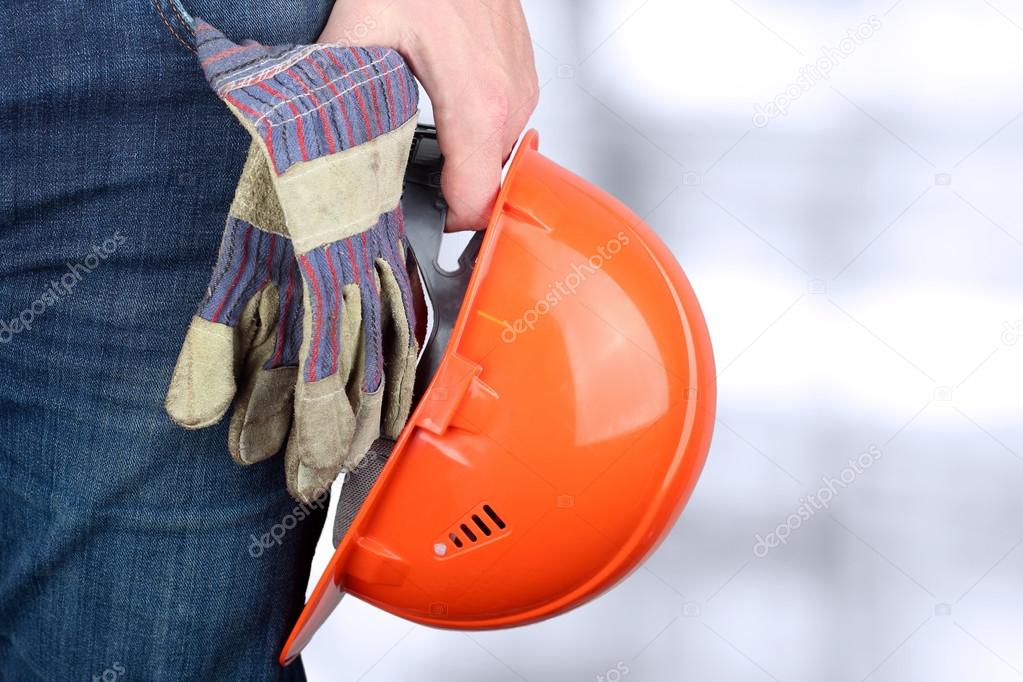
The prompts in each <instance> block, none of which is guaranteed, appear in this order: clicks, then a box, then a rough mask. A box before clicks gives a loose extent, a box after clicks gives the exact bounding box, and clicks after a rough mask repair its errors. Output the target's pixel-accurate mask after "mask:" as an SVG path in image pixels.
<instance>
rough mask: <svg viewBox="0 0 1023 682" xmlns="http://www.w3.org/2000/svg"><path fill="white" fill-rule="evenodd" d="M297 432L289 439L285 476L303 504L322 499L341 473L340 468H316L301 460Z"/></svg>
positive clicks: (290, 487) (292, 494) (289, 487)
mask: <svg viewBox="0 0 1023 682" xmlns="http://www.w3.org/2000/svg"><path fill="white" fill-rule="evenodd" d="M296 452H297V447H296V444H295V432H294V430H293V431H292V435H291V437H290V438H289V439H288V449H287V453H286V454H285V456H284V478H285V483H286V485H287V487H288V492H289V493H290V494H291V496H292V497H294V498H295V499H296V500H298V501H299V502H301V503H303V504H312V503H314V502H319V501H322V500H323V498H324V496H325V495H326V494H327V493H328V492H329V491H330V485H331V483H333V482H334V479H335V478H337V475H338V473H340V468H338V469H337V470H335V469H315V468H313V467H308V466H306V465H305V464H303V463H302V462H301V460H300V459H299V457H298V455H297V454H296Z"/></svg>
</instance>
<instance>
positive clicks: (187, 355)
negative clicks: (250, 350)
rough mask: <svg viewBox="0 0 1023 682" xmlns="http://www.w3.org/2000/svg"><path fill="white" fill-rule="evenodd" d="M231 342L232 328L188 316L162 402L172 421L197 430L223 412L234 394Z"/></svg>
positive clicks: (219, 417)
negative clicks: (186, 326) (188, 322)
mask: <svg viewBox="0 0 1023 682" xmlns="http://www.w3.org/2000/svg"><path fill="white" fill-rule="evenodd" d="M235 344H236V339H235V330H234V328H232V327H230V326H228V325H224V324H219V323H217V322H210V321H209V320H206V319H203V318H202V317H199V316H196V317H194V318H192V323H191V324H190V325H189V326H188V332H187V333H186V334H185V341H184V343H183V344H182V346H181V353H180V354H179V355H178V361H177V364H176V365H175V367H174V374H173V375H172V376H171V383H170V388H169V389H168V390H167V400H166V403H165V407H166V409H167V414H168V415H170V418H171V419H173V420H174V421H175V422H176V423H178V424H179V425H181V426H183V427H185V428H186V429H201V428H204V427H206V426H210V425H212V424H216V423H217V422H218V421H220V419H221V418H222V417H223V416H224V413H226V412H227V409H228V407H230V406H231V399H232V398H234V394H235V382H234V362H235Z"/></svg>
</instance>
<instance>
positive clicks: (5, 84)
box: [0, 0, 331, 680]
mask: <svg viewBox="0 0 1023 682" xmlns="http://www.w3.org/2000/svg"><path fill="white" fill-rule="evenodd" d="M166 2H167V0H153V2H152V4H151V3H150V2H149V1H148V0H135V1H134V2H131V1H129V0H117V1H115V2H85V1H84V0H69V1H68V2H49V1H46V2H42V1H37V2H23V3H20V4H19V6H18V7H16V8H10V9H8V11H6V12H4V15H5V17H4V20H3V22H0V75H2V79H0V436H2V437H0V679H3V680H37V679H40V680H42V679H45V680H88V679H100V680H117V679H136V680H278V679H281V680H294V679H304V673H303V671H302V667H301V664H297V665H293V666H291V667H289V668H288V669H284V670H282V669H281V668H279V667H278V665H277V663H276V655H277V653H278V651H279V650H280V648H281V645H282V643H283V641H284V638H285V637H286V636H287V634H288V631H289V628H290V627H291V625H292V624H293V622H294V620H295V618H296V616H297V615H298V613H299V611H300V609H301V606H302V601H303V597H304V591H305V586H306V582H307V579H308V573H309V564H310V561H311V558H312V553H313V549H314V545H315V542H316V538H317V536H318V534H319V532H320V529H321V527H322V523H323V516H324V514H325V511H324V510H322V509H304V510H296V507H297V503H296V502H295V501H294V500H292V499H291V498H290V497H289V496H288V495H287V493H286V492H285V487H284V475H283V464H282V459H281V458H280V457H275V458H272V459H270V460H268V461H266V462H264V463H261V464H258V465H255V466H250V467H239V466H238V465H236V464H234V463H233V462H232V460H231V459H230V457H229V455H228V453H227V447H226V442H227V441H226V438H227V435H226V425H225V424H221V425H220V426H218V427H215V428H209V429H206V430H202V431H195V432H189V431H185V430H183V429H181V428H179V427H177V426H175V425H174V424H173V423H172V422H171V421H170V419H169V418H168V417H167V415H166V414H165V413H164V409H163V398H164V392H165V391H166V388H167V384H168V381H169V378H170V373H171V369H172V368H173V365H174V361H175V358H176V355H177V351H178V345H179V344H180V342H181V340H182V338H183V336H184V332H185V328H186V326H187V325H188V322H189V319H190V318H191V316H192V314H193V312H194V311H195V307H196V305H197V303H198V302H199V300H200V297H201V296H202V293H203V290H204V288H205V286H206V283H207V280H208V277H209V274H210V270H211V267H212V265H213V262H214V259H215V256H216V253H217V247H218V242H219V239H220V235H221V232H222V229H223V221H224V217H225V215H226V211H227V209H228V206H229V204H230V201H231V196H232V193H233V190H234V186H235V183H236V182H237V179H238V173H239V171H240V169H241V165H242V161H243V160H244V156H245V152H246V149H247V142H248V138H247V135H246V133H245V132H244V131H243V130H242V128H241V126H240V125H238V124H237V123H236V122H235V121H234V120H233V118H232V117H231V115H230V114H229V113H228V111H227V110H226V109H225V107H224V106H223V105H222V104H221V103H220V102H219V101H218V100H217V98H216V96H215V95H214V94H213V93H212V92H211V91H210V90H209V88H208V86H207V85H206V83H205V81H204V80H203V77H202V74H201V72H200V69H199V66H198V63H197V62H196V59H195V57H194V56H193V55H192V54H191V52H190V51H189V50H188V49H187V48H186V46H185V44H184V43H186V42H187V39H186V38H187V36H185V35H184V33H185V30H186V28H185V26H184V24H183V23H182V20H181V17H180V16H179V14H180V13H179V12H176V11H175V8H174V7H173V6H170V5H168V4H166ZM185 4H186V5H187V6H188V9H189V11H190V12H191V13H192V14H193V15H195V16H202V17H203V18H205V19H208V20H209V21H211V22H212V23H214V24H215V25H217V26H218V27H219V28H221V29H222V30H224V31H225V32H226V33H227V34H228V35H229V36H231V37H233V38H235V39H241V38H254V39H257V40H259V41H261V42H271V43H280V42H311V41H313V40H314V39H315V38H316V36H317V34H318V33H319V31H320V29H321V28H322V26H323V24H324V23H325V21H326V17H327V13H328V12H329V9H330V4H331V3H330V2H328V1H326V0H305V1H304V2H294V1H292V0H262V1H260V2H245V1H243V0H205V1H202V0H195V2H189V0H185ZM289 520H290V523H289ZM274 528H278V529H280V528H288V530H287V532H286V533H275V534H274V538H272V541H270V542H267V541H266V534H267V533H268V532H270V531H271V529H274ZM257 539H259V540H258V541H257Z"/></svg>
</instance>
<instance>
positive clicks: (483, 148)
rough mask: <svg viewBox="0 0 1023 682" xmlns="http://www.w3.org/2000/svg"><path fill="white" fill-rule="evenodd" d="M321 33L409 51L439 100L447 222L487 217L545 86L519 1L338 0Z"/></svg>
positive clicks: (475, 222)
mask: <svg viewBox="0 0 1023 682" xmlns="http://www.w3.org/2000/svg"><path fill="white" fill-rule="evenodd" d="M320 39H321V41H328V42H332V41H338V42H343V43H349V44H351V43H353V42H354V43H355V44H359V45H370V44H377V45H382V46H384V47H391V48H393V49H396V50H397V51H398V52H400V53H401V55H402V56H403V57H404V58H405V61H406V62H407V63H408V64H409V66H410V67H411V69H412V71H413V72H414V73H415V75H416V77H417V78H418V79H419V81H420V82H421V83H422V85H423V87H424V88H425V89H426V92H427V93H428V94H429V95H430V100H431V101H432V102H433V105H434V121H435V122H436V124H437V135H438V141H439V142H440V147H441V152H442V153H443V154H444V157H445V166H444V171H443V172H442V177H441V185H442V189H443V191H444V196H445V199H446V200H447V203H448V218H447V225H446V229H447V230H448V231H455V230H471V229H482V228H484V227H486V224H487V221H488V219H489V217H490V213H491V211H492V209H493V204H494V200H495V198H496V196H497V192H498V189H499V186H500V183H501V167H502V165H503V163H504V161H505V160H506V159H507V158H508V156H509V155H510V153H511V151H512V148H513V147H514V146H515V143H516V141H517V140H518V138H519V135H520V134H521V133H522V130H523V128H524V127H525V125H526V122H527V121H528V119H529V116H530V114H531V113H532V112H533V110H534V108H535V107H536V103H537V96H538V92H539V88H538V84H537V77H536V68H535V66H534V63H533V49H532V42H531V40H530V37H529V29H528V27H527V26H526V21H525V17H524V16H523V14H522V8H521V5H520V3H519V2H517V1H515V0H494V1H493V2H486V3H465V2H463V1H462V0H434V1H433V2H429V3H424V2H421V1H419V0H386V1H384V0H347V1H346V2H343V3H337V4H336V5H335V8H334V11H333V12H332V14H331V17H330V20H329V21H328V23H327V28H326V30H325V31H324V33H323V35H322V36H321V38H320Z"/></svg>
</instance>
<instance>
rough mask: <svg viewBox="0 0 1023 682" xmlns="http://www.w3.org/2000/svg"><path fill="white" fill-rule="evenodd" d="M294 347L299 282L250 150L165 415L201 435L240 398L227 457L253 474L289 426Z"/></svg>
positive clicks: (298, 336) (262, 171)
mask: <svg viewBox="0 0 1023 682" xmlns="http://www.w3.org/2000/svg"><path fill="white" fill-rule="evenodd" d="M301 343H302V281H301V275H300V274H299V272H298V265H297V263H296V261H295V255H294V252H293V250H292V246H291V240H290V239H289V238H288V236H287V229H286V226H285V223H284V213H283V212H282V211H281V207H280V203H279V202H278V201H277V194H276V193H275V192H274V190H273V184H272V182H271V179H270V171H269V169H268V168H267V165H266V161H265V160H264V156H263V153H262V152H261V151H260V149H259V148H258V147H257V146H256V145H255V144H253V145H252V146H251V148H250V149H249V155H248V158H247V159H246V161H245V165H244V167H243V169H242V174H241V179H240V180H239V182H238V188H237V190H236V191H235V195H234V201H233V202H232V204H231V210H230V213H229V214H228V218H227V222H226V224H225V226H224V236H223V238H222V240H221V244H220V253H219V256H218V257H217V262H216V264H215V265H214V268H213V275H212V277H211V278H210V283H209V286H208V287H207V289H206V295H205V296H204V297H203V299H202V302H201V303H200V305H199V310H198V312H197V313H196V315H195V317H193V318H192V323H191V325H189V328H188V332H187V333H186V335H185V342H184V344H183V345H182V348H181V353H180V355H179V356H178V361H177V365H176V366H175V368H174V374H173V376H172V378H171V384H170V389H169V390H168V392H167V402H166V407H167V412H168V414H169V415H170V416H171V418H172V419H174V421H175V422H177V423H178V424H180V425H182V426H184V427H186V428H190V429H198V428H203V427H206V426H210V425H211V424H215V423H216V422H218V421H220V419H221V418H222V417H223V416H224V414H225V413H226V412H227V409H228V407H230V405H231V402H232V400H234V399H235V398H236V397H237V400H236V405H235V411H234V415H233V417H232V419H231V425H230V429H229V431H228V449H229V450H230V452H231V456H232V457H233V458H234V459H235V461H237V462H238V463H240V464H252V463H254V462H258V461H260V460H263V459H265V458H267V457H269V456H271V455H273V454H274V453H276V452H278V451H279V450H280V448H281V446H282V445H283V444H284V440H285V438H286V437H287V434H288V428H289V426H290V425H291V412H292V397H293V394H294V386H295V379H296V376H297V375H298V355H299V348H300V345H301ZM236 376H238V381H237V383H236V380H235V377H236ZM298 467H299V461H298V459H297V458H292V459H290V460H289V461H288V463H287V468H288V469H289V470H292V472H293V473H292V476H293V477H295V478H297V477H298Z"/></svg>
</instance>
